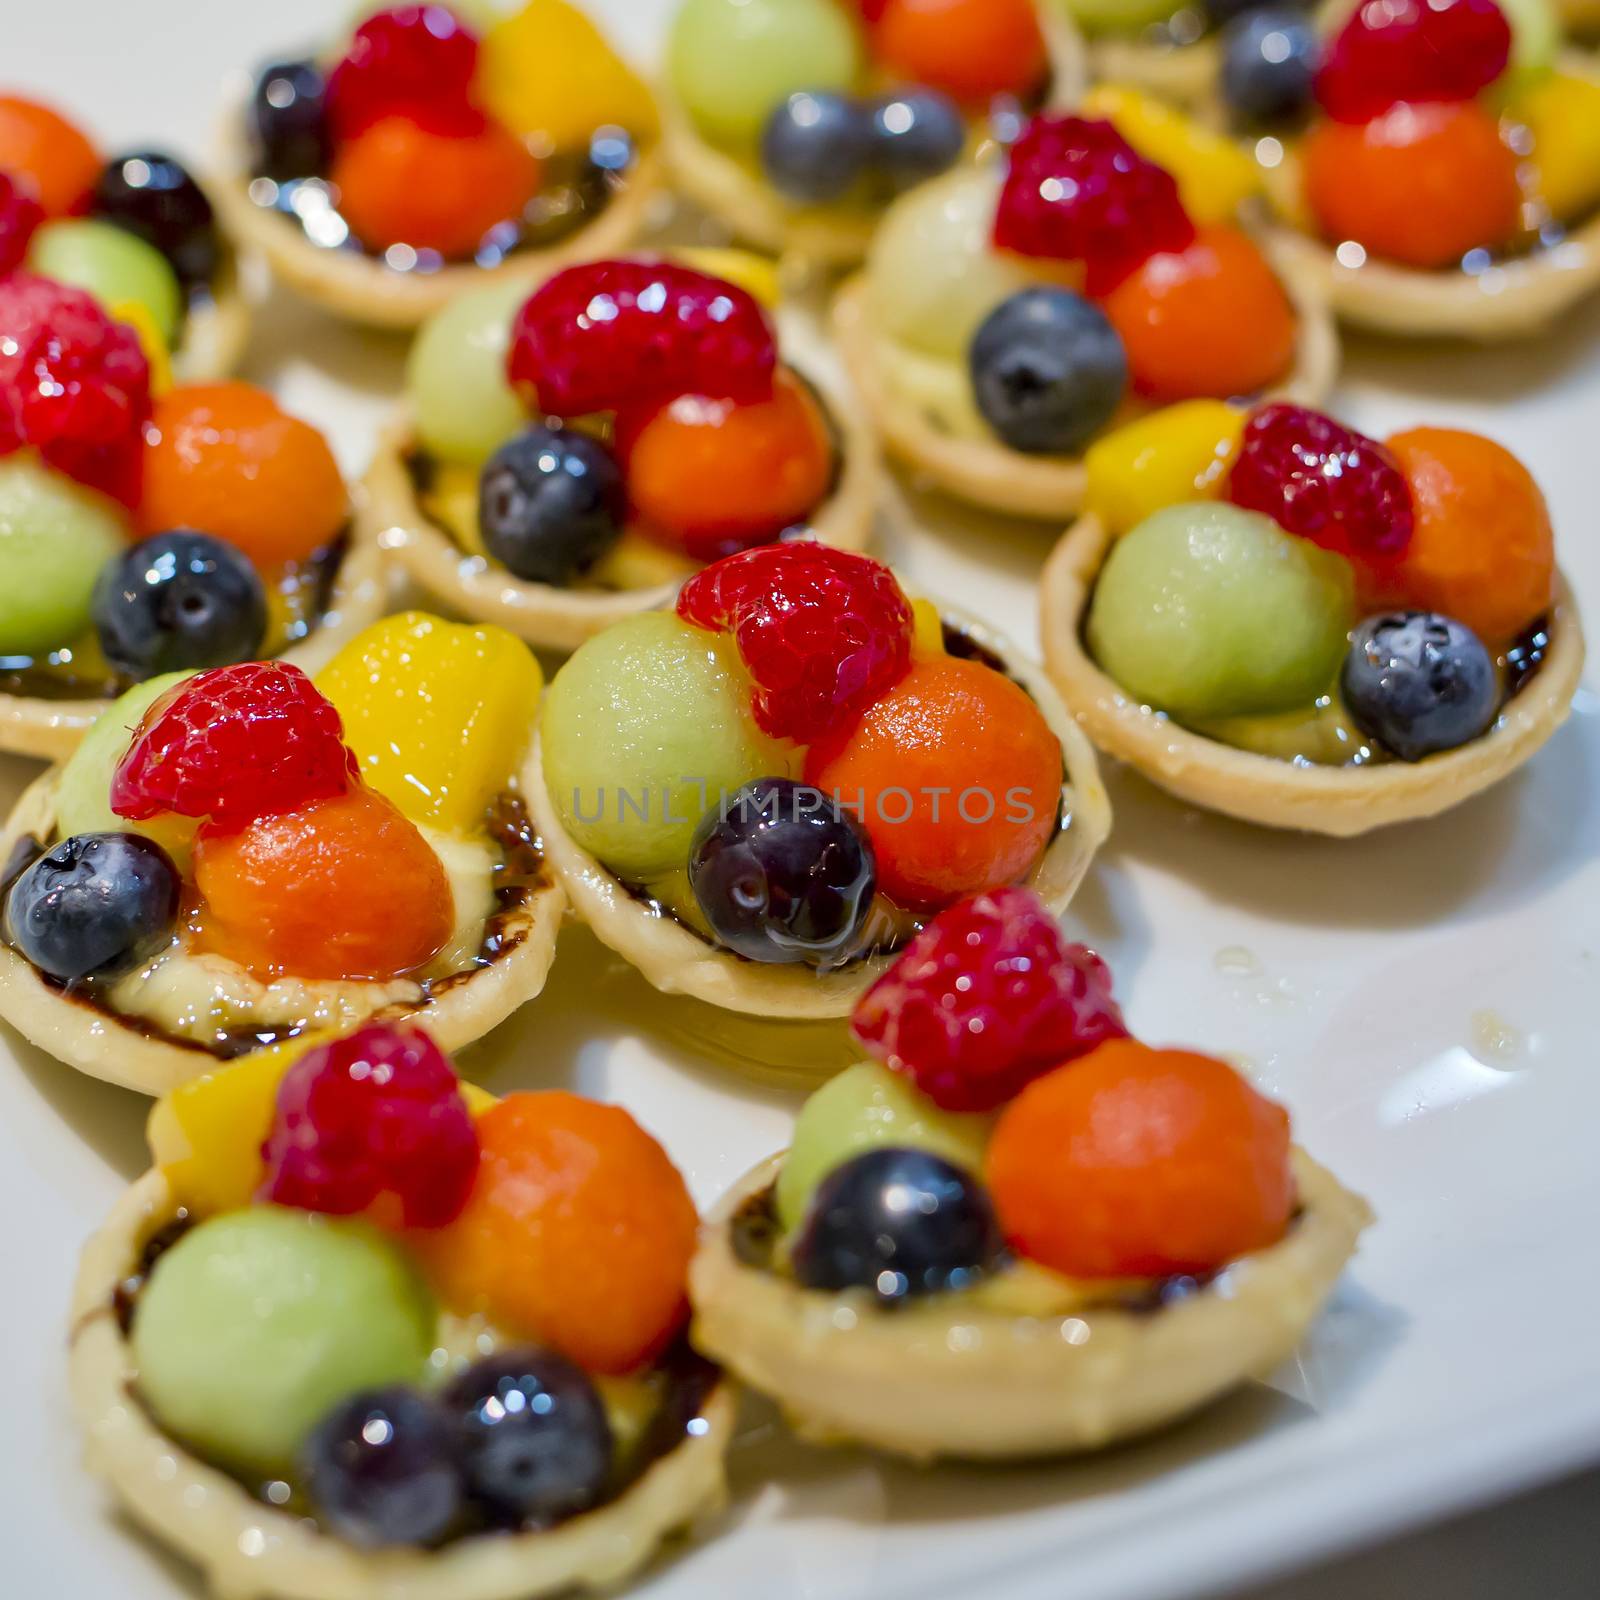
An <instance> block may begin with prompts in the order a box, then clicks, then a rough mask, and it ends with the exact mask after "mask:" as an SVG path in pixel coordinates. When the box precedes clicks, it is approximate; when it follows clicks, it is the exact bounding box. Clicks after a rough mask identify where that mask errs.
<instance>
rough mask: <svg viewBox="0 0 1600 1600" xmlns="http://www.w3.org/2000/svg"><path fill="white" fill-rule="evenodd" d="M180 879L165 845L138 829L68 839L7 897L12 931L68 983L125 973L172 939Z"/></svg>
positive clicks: (14, 939)
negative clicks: (136, 830)
mask: <svg viewBox="0 0 1600 1600" xmlns="http://www.w3.org/2000/svg"><path fill="white" fill-rule="evenodd" d="M180 887H181V884H180V880H179V877H178V869H177V868H176V867H174V866H173V864H172V862H171V860H170V859H169V857H168V856H167V853H166V851H164V850H163V849H162V848H161V847H160V845H158V844H156V843H154V842H153V841H152V840H149V839H146V838H143V837H142V836H141V835H139V834H133V833H83V834H78V835H76V836H75V837H73V838H71V839H63V840H62V841H61V843H60V844H58V845H56V846H55V847H54V848H53V849H51V850H50V851H49V853H48V854H46V855H43V856H41V857H40V858H39V859H38V860H37V861H35V862H34V863H33V865H32V866H31V867H29V868H28V870H27V871H26V872H24V873H23V874H22V876H21V877H20V878H18V879H17V881H16V883H15V884H14V885H13V886H12V889H11V892H10V894H9V895H8V896H7V897H6V937H7V938H8V939H9V940H10V941H11V943H12V944H14V945H15V946H16V947H17V949H19V950H20V951H21V952H22V954H23V955H24V956H26V957H27V959H28V960H29V961H31V962H32V963H33V965H34V966H36V967H37V968H39V970H40V971H41V972H47V973H49V975H50V976H51V977H52V978H59V979H61V980H62V981H64V982H67V983H72V982H76V981H77V980H78V979H80V978H103V977H110V976H114V975H115V974H117V973H119V972H126V971H127V970H128V969H129V968H130V967H135V966H137V965H138V964H139V963H140V962H141V961H143V960H144V959H145V958H146V957H147V956H151V955H154V954H155V952H156V951H157V950H158V949H160V948H161V946H162V945H163V944H165V943H166V942H167V939H168V938H169V936H170V935H171V932H172V925H173V921H174V919H175V918H176V917H177V915H178V895H179V890H180Z"/></svg>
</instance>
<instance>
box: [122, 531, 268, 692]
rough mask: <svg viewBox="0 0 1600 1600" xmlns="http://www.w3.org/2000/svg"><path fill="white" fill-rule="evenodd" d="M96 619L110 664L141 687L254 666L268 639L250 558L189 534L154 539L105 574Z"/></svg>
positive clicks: (262, 599)
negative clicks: (207, 670)
mask: <svg viewBox="0 0 1600 1600" xmlns="http://www.w3.org/2000/svg"><path fill="white" fill-rule="evenodd" d="M91 614H92V615H93V617H94V626H95V631H96V633H98V634H99V636H100V648H101V649H102V650H103V651H104V652H105V656H106V660H107V661H109V662H110V663H111V665H112V666H114V667H115V668H116V669H117V671H118V672H121V673H125V674H127V676H129V677H131V678H137V679H141V680H142V679H145V678H153V677H155V676H156V674H157V673H161V672H185V671H189V670H191V669H194V668H199V667H227V666H232V665H233V664H234V663H235V662H237V661H253V660H254V659H255V658H256V657H257V656H258V655H259V654H260V653H261V642H262V640H263V639H264V638H265V637H266V632H267V596H266V592H265V590H263V588H262V586H261V579H260V578H259V577H258V576H257V575H256V569H255V568H254V567H253V566H252V565H251V564H250V561H249V559H248V558H247V557H246V556H245V555H244V554H243V553H242V552H241V551H239V550H236V549H235V548H234V547H233V546H232V545H230V544H224V543H223V542H222V541H221V540H220V539H213V538H212V537H211V535H210V534H206V533H192V532H190V531H189V530H188V529H186V528H179V529H176V530H175V531H173V532H172V533H157V534H153V535H152V536H151V537H150V538H148V539H143V540H141V541H140V542H139V543H138V544H136V545H134V546H133V548H132V549H131V550H129V551H128V552H127V554H125V555H123V556H121V557H119V558H118V559H117V560H115V561H113V562H112V563H111V564H110V565H109V566H107V567H106V568H104V569H103V570H102V572H101V574H100V578H99V581H98V582H97V583H96V584H95V587H94V600H93V604H92V607H91Z"/></svg>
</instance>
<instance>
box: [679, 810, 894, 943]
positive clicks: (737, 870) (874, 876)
mask: <svg viewBox="0 0 1600 1600" xmlns="http://www.w3.org/2000/svg"><path fill="white" fill-rule="evenodd" d="M877 882H878V869H877V864H876V862H875V861H874V860H873V854H872V843H871V841H870V840H869V839H868V838H867V831H866V829H865V828H863V827H862V825H861V824H860V823H859V822H858V821H857V820H856V818H855V817H853V816H851V815H850V814H848V813H847V812H845V811H843V810H841V809H840V807H839V806H838V805H837V804H836V803H835V802H834V800H833V799H832V798H831V797H829V796H828V795H825V794H824V793H823V792H822V791H821V790H820V789H813V788H809V787H807V786H806V785H804V784H799V783H795V782H793V781H792V780H790V779H788V778H758V779H757V780H756V781H755V782H754V783H747V784H746V785H745V786H744V787H743V788H742V789H740V790H739V791H738V792H737V793H736V794H734V795H733V796H732V797H731V798H730V799H729V800H728V802H727V803H726V805H718V806H713V807H712V809H711V810H710V811H709V812H708V813H707V814H706V816H705V819H704V820H703V821H702V822H701V824H700V827H699V829H698V830H697V831H696V833H695V837H694V844H693V845H692V846H691V848H690V851H689V884H690V887H691V888H692V889H693V890H694V897H695V899H696V901H698V902H699V905H700V909H701V911H702V912H704V914H705V918H706V921H707V922H709V923H710V924H711V928H712V931H713V932H714V933H715V934H716V936H717V937H718V938H719V939H720V940H721V941H722V942H723V943H724V944H725V945H727V946H728V948H729V949H730V950H736V951H737V952H738V953H739V954H740V955H742V956H747V957H748V958H749V959H750V960H752V961H770V962H781V961H809V962H811V963H812V964H813V965H817V966H823V965H826V964H828V963H829V962H833V961H837V960H839V959H840V958H842V957H844V956H847V955H849V954H850V953H851V952H852V947H853V946H854V945H855V943H856V939H857V935H858V933H859V932H860V929H861V924H862V923H863V922H864V921H865V919H866V916H867V913H868V911H869V910H870V909H871V907H872V896H873V893H874V891H875V890H876V888H877Z"/></svg>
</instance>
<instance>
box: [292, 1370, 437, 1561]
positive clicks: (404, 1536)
mask: <svg viewBox="0 0 1600 1600" xmlns="http://www.w3.org/2000/svg"><path fill="white" fill-rule="evenodd" d="M300 1464H301V1471H302V1474H303V1476H304V1478H305V1485H306V1492H307V1494H308V1495H309V1497H310V1500H311V1504H312V1507H313V1509H314V1510H315V1511H316V1514H317V1517H318V1519H319V1520H320V1521H321V1522H322V1523H323V1524H324V1526H326V1527H327V1528H328V1529H329V1530H330V1531H331V1532H333V1533H335V1534H337V1535H338V1536H339V1537H340V1538H341V1539H347V1540H349V1542H350V1543H351V1544H355V1545H361V1546H363V1547H365V1548H368V1549H373V1548H376V1547H379V1546H382V1545H401V1544H418V1545H426V1544H433V1543H435V1542H436V1541H437V1540H439V1539H441V1538H443V1537H444V1535H445V1534H446V1533H447V1532H449V1530H450V1527H451V1525H452V1524H453V1523H454V1522H455V1521H456V1518H457V1517H458V1516H459V1514H460V1512H461V1505H462V1498H463V1496H462V1478H461V1467H460V1464H459V1462H458V1461H457V1459H456V1448H455V1437H454V1435H453V1433H452V1432H451V1429H450V1424H449V1420H448V1417H447V1415H446V1413H445V1412H444V1411H443V1409H442V1408H440V1407H439V1406H437V1405H435V1404H433V1402H431V1401H429V1400H426V1399H424V1398H423V1396H422V1395H420V1394H418V1393H417V1392H416V1391H415V1390H413V1389H404V1388H400V1387H395V1388H389V1389H374V1390H372V1391H370V1392H369V1393H367V1394H358V1395H356V1396H355V1397H354V1398H352V1399H350V1400H346V1401H344V1402H343V1403H342V1404H340V1405H337V1406H335V1407H334V1409H333V1410H332V1411H330V1412H329V1413H328V1415H327V1416H325V1417H324V1418H323V1419H322V1421H321V1422H319V1423H318V1424H317V1425H316V1427H315V1428H314V1429H312V1431H311V1435H310V1437H309V1438H308V1439H307V1440H306V1442H305V1445H304V1447H303V1448H302V1451H301V1463H300Z"/></svg>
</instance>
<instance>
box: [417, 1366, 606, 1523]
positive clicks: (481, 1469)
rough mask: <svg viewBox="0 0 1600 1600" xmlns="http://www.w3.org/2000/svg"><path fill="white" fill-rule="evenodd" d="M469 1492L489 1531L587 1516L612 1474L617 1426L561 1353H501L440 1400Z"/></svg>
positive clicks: (587, 1382)
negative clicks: (613, 1428) (583, 1513)
mask: <svg viewBox="0 0 1600 1600" xmlns="http://www.w3.org/2000/svg"><path fill="white" fill-rule="evenodd" d="M439 1403H440V1405H441V1406H442V1407H443V1409H444V1410H445V1412H446V1413H447V1415H448V1416H449V1418H450V1425H451V1428H452V1431H453V1432H454V1435H455V1441H456V1449H457V1452H458V1455H459V1458H460V1460H461V1464H462V1471H463V1472H464V1474H465V1477H466V1484H467V1491H468V1493H469V1494H470V1495H471V1497H472V1499H473V1501H474V1502H475V1503H476V1505H477V1506H478V1507H479V1509H480V1510H482V1511H483V1513H484V1514H485V1515H486V1516H487V1518H488V1519H489V1521H490V1522H491V1523H493V1524H495V1525H496V1526H500V1527H510V1528H529V1527H533V1528H544V1527H549V1526H550V1525H551V1524H553V1523H557V1522H560V1521H562V1520H563V1519H564V1518H567V1517H571V1516H576V1515H577V1513H578V1512H580V1511H587V1510H588V1509H589V1508H590V1507H591V1506H593V1505H595V1504H596V1503H597V1502H598V1501H599V1500H600V1497H601V1496H602V1495H603V1494H604V1492H605V1488H606V1483H607V1480H608V1479H609V1477H610V1474H611V1457H612V1439H611V1424H610V1422H609V1421H608V1420H607V1417H606V1408H605V1405H604V1403H603V1402H602V1401H601V1399H600V1395H599V1392H598V1391H597V1390H596V1389H595V1386H594V1384H593V1383H592V1382H591V1381H590V1380H589V1376H588V1374H587V1373H586V1372H584V1370H583V1368H582V1367H580V1366H579V1365H578V1364H577V1363H576V1362H574V1361H569V1360H568V1359H567V1358H566V1357H565V1356H562V1355H557V1354H556V1353H555V1352H554V1351H553V1350H540V1349H537V1348H532V1347H529V1348H525V1349H520V1350H502V1351H499V1352H497V1353H496V1354H494V1355H492V1356H490V1357H489V1358H488V1359H487V1360H486V1361H480V1362H479V1363H478V1364H477V1365H476V1366H474V1367H469V1368H468V1369H467V1371H466V1372H464V1373H462V1374H461V1376H460V1377H459V1378H457V1379H456V1380H455V1381H454V1382H453V1383H451V1384H450V1386H449V1387H448V1388H447V1389H446V1390H445V1391H444V1393H443V1395H442V1396H441V1397H440V1402H439Z"/></svg>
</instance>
